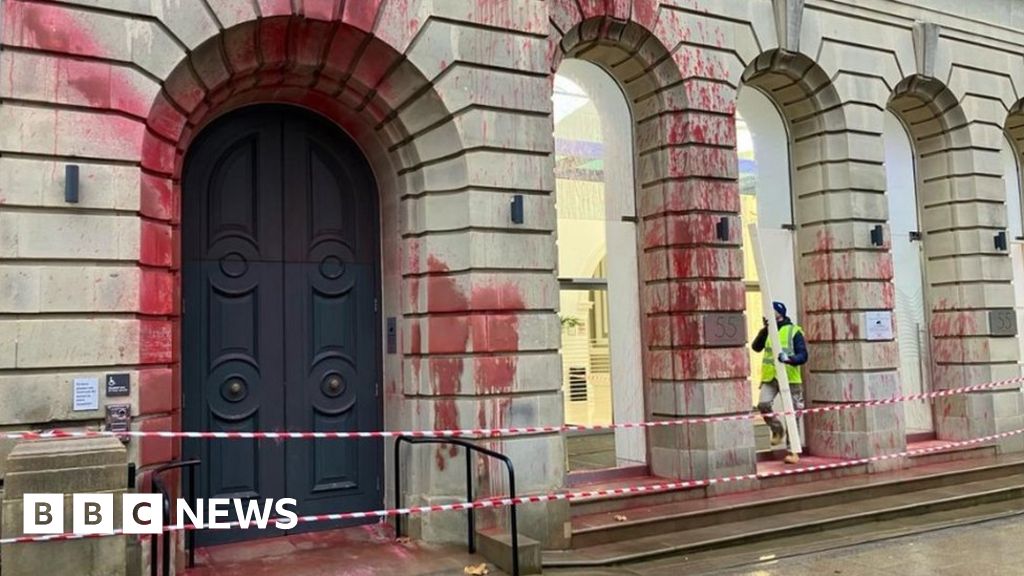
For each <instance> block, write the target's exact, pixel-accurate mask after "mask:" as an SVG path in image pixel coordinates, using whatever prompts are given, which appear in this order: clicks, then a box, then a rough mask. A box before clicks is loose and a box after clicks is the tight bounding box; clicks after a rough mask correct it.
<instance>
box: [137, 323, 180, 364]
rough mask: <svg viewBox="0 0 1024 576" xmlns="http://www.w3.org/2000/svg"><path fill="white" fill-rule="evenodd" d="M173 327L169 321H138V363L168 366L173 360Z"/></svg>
mask: <svg viewBox="0 0 1024 576" xmlns="http://www.w3.org/2000/svg"><path fill="white" fill-rule="evenodd" d="M173 342H174V325H173V323H172V322H171V321H169V320H140V321H139V363H140V364H169V363H171V362H173V361H174V359H175V352H177V348H176V347H174V346H173Z"/></svg>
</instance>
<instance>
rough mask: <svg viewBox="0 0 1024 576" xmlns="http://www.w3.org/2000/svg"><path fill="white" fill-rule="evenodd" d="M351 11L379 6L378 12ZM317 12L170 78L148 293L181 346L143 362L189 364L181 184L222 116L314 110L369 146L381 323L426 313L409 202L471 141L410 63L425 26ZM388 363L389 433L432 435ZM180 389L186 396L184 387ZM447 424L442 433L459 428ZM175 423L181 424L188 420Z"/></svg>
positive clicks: (450, 169) (155, 343)
mask: <svg viewBox="0 0 1024 576" xmlns="http://www.w3.org/2000/svg"><path fill="white" fill-rule="evenodd" d="M285 4H287V3H285ZM350 4H351V5H352V6H359V5H364V6H366V7H369V6H370V4H371V3H350ZM306 5H307V10H306V13H292V11H291V10H292V8H290V7H289V8H287V9H283V10H282V11H280V12H279V13H275V14H273V15H267V14H264V16H265V17H261V18H258V19H257V18H253V19H244V20H242V21H239V22H236V23H234V24H233V25H231V26H230V27H227V28H226V29H223V30H220V31H219V32H217V33H216V34H214V35H212V36H209V37H207V38H206V39H205V40H203V41H201V42H197V43H196V44H195V47H194V49H193V50H191V51H190V52H189V53H188V54H187V55H186V56H185V57H184V58H182V59H181V61H179V62H178V63H177V64H176V65H175V66H174V67H173V68H172V69H170V72H169V73H168V74H167V76H166V78H162V79H161V84H160V88H159V91H158V92H157V94H156V96H155V97H154V99H153V100H152V103H151V105H150V106H149V108H148V114H147V115H146V116H145V131H144V133H143V135H142V141H141V166H142V177H141V191H140V193H141V209H140V213H141V215H142V217H143V223H142V243H143V249H142V257H141V261H142V264H143V265H145V266H146V268H145V272H144V273H143V275H142V285H141V286H140V293H141V294H142V298H143V299H148V300H149V301H151V302H156V303H157V304H153V305H151V306H150V312H155V313H159V314H161V315H163V318H164V319H165V320H166V322H162V323H161V324H160V325H159V327H160V328H164V327H165V326H167V325H170V329H169V332H170V334H173V335H174V336H173V343H172V340H171V338H170V337H167V338H166V339H165V336H168V334H167V333H168V330H167V329H165V328H164V329H162V330H159V331H157V330H153V331H151V333H150V334H149V335H148V336H147V335H146V334H143V336H142V338H141V340H142V341H141V342H140V348H142V352H141V353H142V354H143V357H144V358H146V357H147V354H148V355H149V357H154V358H156V357H159V358H169V359H170V360H169V361H170V362H171V363H172V365H177V362H178V352H177V348H176V347H177V346H178V342H180V330H179V326H180V312H181V311H180V307H179V303H180V299H179V295H180V293H181V291H180V280H181V278H180V268H179V262H178V254H179V246H180V239H179V232H178V231H179V224H180V205H181V202H180V194H181V188H180V178H181V175H182V168H183V160H184V157H185V153H186V151H187V149H188V146H189V143H190V142H191V141H192V140H193V138H194V137H195V136H196V135H197V134H198V133H199V132H200V131H201V130H202V129H203V128H204V127H205V126H206V125H207V124H209V123H210V122H212V121H214V120H215V119H217V118H218V117H220V116H221V115H223V114H226V113H228V112H230V111H232V110H235V109H238V108H241V107H245V106H248V105H251V104H260V103H280V104H291V105H295V106H300V107H303V108H306V109H309V110H311V111H313V112H315V113H317V114H319V115H320V116H322V117H324V118H326V119H328V120H330V121H332V122H333V123H335V124H337V125H338V126H339V127H340V128H342V129H343V130H344V131H345V132H347V133H348V134H349V135H350V136H351V137H352V138H353V140H355V141H356V143H357V144H358V145H359V146H360V147H361V148H362V150H363V153H364V155H365V156H366V158H367V160H368V161H369V163H370V166H371V168H372V170H373V172H374V173H375V176H376V181H377V186H378V194H379V195H380V198H379V204H378V205H379V211H380V212H379V216H380V219H381V223H380V233H381V242H380V244H381V257H382V262H381V274H382V276H383V278H382V280H383V282H382V285H383V294H382V302H381V306H382V308H381V310H382V316H384V317H387V316H394V317H399V318H403V317H405V316H409V315H415V314H421V313H423V312H424V310H421V309H419V308H417V307H416V304H415V302H417V301H418V298H419V291H420V283H419V282H418V276H416V274H419V273H421V272H423V273H425V272H426V267H427V263H426V260H427V258H426V257H423V258H422V270H421V269H420V262H421V258H420V254H419V252H420V250H421V246H420V242H419V238H418V237H416V234H415V232H416V226H417V223H416V222H415V221H414V217H413V216H411V214H412V213H413V212H414V210H409V209H407V204H408V203H409V202H414V201H415V200H410V199H415V198H419V197H421V196H423V195H424V194H426V192H427V190H428V189H429V188H431V187H433V188H438V185H437V184H436V182H431V179H432V176H431V175H432V174H433V173H436V172H437V171H438V166H439V165H442V166H443V168H444V170H445V174H446V175H454V176H453V177H459V176H462V177H465V175H466V173H467V168H466V163H465V159H464V157H463V156H462V155H461V154H460V152H461V151H462V137H461V134H460V133H459V131H458V130H457V129H456V128H455V127H454V126H453V125H452V123H451V122H447V120H450V119H451V118H452V116H453V114H452V112H451V110H450V109H449V107H448V105H447V104H446V103H445V102H444V101H442V98H441V96H439V95H438V93H437V92H436V91H435V90H434V85H433V84H432V82H431V80H430V79H428V78H427V77H426V76H425V74H424V73H423V71H422V70H421V69H420V67H419V66H418V65H417V64H416V63H414V62H413V61H412V59H411V58H410V57H409V56H407V55H406V54H404V53H403V51H404V50H406V49H407V48H408V47H409V46H410V45H411V41H412V38H413V37H414V36H415V34H414V32H417V31H418V30H420V28H419V27H416V26H408V25H406V24H405V23H403V24H402V26H397V25H396V24H394V23H393V22H392V23H391V24H388V26H383V25H381V24H379V23H378V25H377V26H376V27H375V24H374V23H375V22H378V20H381V19H385V18H387V15H386V14H385V13H386V12H387V11H388V8H387V7H384V8H380V10H381V12H382V14H380V15H377V14H376V10H377V8H376V6H378V4H377V3H374V4H373V5H374V6H375V8H373V9H372V10H368V11H369V12H370V13H369V14H352V13H350V12H349V11H346V12H345V13H344V14H339V13H335V12H332V11H330V10H329V11H328V12H329V13H324V14H310V13H309V10H308V8H309V7H310V5H311V3H308V2H307V3H306ZM388 6H391V5H390V4H389V5H388ZM402 17H403V18H404V17H405V15H402ZM398 28H400V29H401V30H402V31H403V34H405V33H406V32H408V37H404V36H403V37H402V38H385V37H383V36H381V35H380V34H378V33H377V32H376V30H381V31H382V32H387V33H388V34H394V33H395V30H396V29H398ZM427 134H429V136H430V137H429V138H428V139H429V140H430V143H431V144H430V145H429V146H428V147H427V148H426V150H424V148H423V146H422V144H421V141H417V138H418V137H420V136H423V135H427ZM424 250H425V249H424ZM410 300H411V301H413V304H411V305H410V304H409V303H408V302H409V301H410ZM399 341H400V342H401V339H399ZM399 352H402V351H401V350H399ZM383 363H384V378H390V379H391V380H390V381H391V382H392V384H391V386H390V387H389V388H390V394H391V395H390V396H389V394H388V392H386V391H382V392H381V397H382V401H383V402H384V426H385V428H395V427H399V426H401V425H403V424H404V426H405V427H411V428H418V427H428V426H431V424H423V423H417V422H406V421H402V420H401V419H402V418H403V415H404V414H405V413H406V412H408V410H407V409H406V408H404V407H403V406H401V405H400V404H402V402H393V401H392V399H393V398H399V396H400V395H401V394H402V393H403V388H404V380H405V377H404V376H405V373H404V370H405V368H406V362H405V361H404V354H402V353H400V354H396V355H393V356H387V357H385V358H384V361H383ZM174 374H175V375H174V377H173V378H174V379H177V378H180V376H179V375H178V374H179V371H178V370H175V371H174ZM381 385H382V386H383V384H381ZM173 389H174V390H180V382H175V383H174V385H173ZM147 394H150V392H149V391H147V390H142V391H141V392H140V402H142V403H146V402H149V401H150V400H149V399H147V397H146V395H147ZM154 394H155V393H154ZM165 395H169V396H171V398H170V400H169V402H170V409H171V411H172V412H177V411H178V410H180V408H181V406H180V402H181V398H180V394H179V393H174V394H168V393H167V392H166V391H160V396H161V399H163V397H164V396H165ZM403 410H404V411H405V412H403ZM444 424H445V423H438V424H437V425H438V426H441V427H455V426H454V425H449V426H444ZM174 425H175V426H180V419H175V420H174ZM150 440H151V439H146V441H147V442H148V441H150ZM154 442H159V443H161V444H164V445H165V446H166V448H165V450H162V451H161V453H166V454H174V453H177V451H178V450H179V447H178V443H177V442H174V443H172V442H170V441H164V440H160V439H155V440H154ZM424 458H426V456H424ZM429 482H430V481H429V480H422V482H421V485H414V486H413V489H421V490H424V491H429V490H431V488H430V487H429V486H428V485H429Z"/></svg>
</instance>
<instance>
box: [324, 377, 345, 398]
mask: <svg viewBox="0 0 1024 576" xmlns="http://www.w3.org/2000/svg"><path fill="white" fill-rule="evenodd" d="M321 388H322V390H323V392H324V394H326V395H327V396H330V397H331V398H335V397H337V396H340V395H341V393H342V391H344V389H345V381H344V380H342V379H341V376H338V375H337V374H331V375H330V376H328V377H327V379H326V380H324V382H323V385H322V386H321Z"/></svg>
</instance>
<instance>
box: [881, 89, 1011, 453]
mask: <svg viewBox="0 0 1024 576" xmlns="http://www.w3.org/2000/svg"><path fill="white" fill-rule="evenodd" d="M962 102H963V101H962V100H961V99H960V98H958V97H957V96H956V95H955V94H954V93H953V92H952V90H951V89H950V88H949V87H948V86H947V85H946V84H945V83H944V82H942V81H941V80H938V79H935V78H931V77H926V76H921V75H915V76H910V77H907V78H905V79H903V80H902V81H901V82H900V83H899V84H897V85H896V87H895V88H894V90H893V94H892V97H891V98H890V100H889V104H888V106H889V109H890V110H891V111H892V112H893V114H895V115H896V116H897V117H898V118H899V119H900V121H901V122H902V123H903V125H904V126H905V128H906V129H907V132H908V133H909V135H910V139H911V142H912V145H913V148H914V151H913V152H914V157H915V164H916V172H917V194H918V196H917V203H918V210H919V213H920V218H921V228H922V230H921V233H922V238H923V240H924V248H925V278H926V288H925V290H926V299H925V300H926V303H927V305H926V313H927V314H928V316H929V319H928V326H929V332H930V334H929V340H930V344H931V350H932V361H931V363H930V367H931V369H932V371H933V373H932V375H931V376H932V377H931V386H932V387H933V388H935V389H945V388H955V387H959V386H964V385H967V384H973V383H978V382H987V381H993V380H999V379H1001V378H1005V377H1009V376H1016V375H1018V374H1019V371H1018V369H1017V367H1016V359H1017V356H1018V353H1019V350H1018V347H1017V345H1016V342H1015V341H1014V340H1013V338H1000V337H993V336H998V335H996V334H992V332H991V331H990V330H991V328H990V325H989V318H988V315H987V310H988V309H992V308H999V307H1003V306H1012V302H1013V296H1012V286H1011V281H1012V271H1011V267H1010V259H1009V258H1007V257H1006V256H1007V254H1006V252H1005V251H1002V250H1000V249H998V248H996V246H995V242H994V241H993V238H994V237H995V236H996V235H998V234H999V233H1000V232H1003V231H1004V230H1005V227H1006V210H1005V204H1004V201H1005V189H1004V186H1003V183H1002V182H1001V180H1000V179H999V178H998V177H999V176H1000V175H1001V172H1002V167H1001V166H1000V165H999V163H998V162H999V156H998V141H997V140H993V139H992V138H993V137H999V136H1001V134H1000V132H1001V130H1000V131H996V130H993V129H992V128H993V127H992V126H991V124H990V123H988V122H984V121H983V120H972V119H970V118H969V117H968V115H967V113H966V111H965V110H964V108H963V103H962ZM1011 118H1012V114H1011ZM1013 125H1014V124H1013V121H1012V120H1011V119H1008V120H1007V124H1006V126H1005V129H1006V130H1007V131H1008V133H1010V134H1011V141H1013V135H1012V134H1013V133H1012V130H1013V128H1012V126H1013ZM1001 128H1002V127H1001ZM995 401H996V399H995V394H990V393H981V394H978V395H975V397H973V398H972V397H969V396H958V397H950V398H939V399H936V401H935V403H934V409H933V413H934V416H935V430H936V434H937V435H938V436H939V437H940V438H962V437H973V436H978V435H981V434H982V433H983V430H990V429H991V428H988V426H991V424H992V420H993V418H994V416H993V411H992V410H991V404H992V402H995ZM996 419H997V420H998V418H996ZM978 426H981V427H983V428H976V427H978ZM999 427H1000V425H999V424H996V428H997V429H998V428H999Z"/></svg>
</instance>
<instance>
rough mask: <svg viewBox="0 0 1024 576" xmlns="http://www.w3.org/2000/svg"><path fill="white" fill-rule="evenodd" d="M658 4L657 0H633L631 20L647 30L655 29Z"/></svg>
mask: <svg viewBox="0 0 1024 576" xmlns="http://www.w3.org/2000/svg"><path fill="white" fill-rule="evenodd" d="M659 4H661V2H660V1H659V0H633V14H632V16H633V21H634V22H636V23H637V24H639V25H641V26H643V27H644V28H646V29H647V30H655V29H656V28H657V22H658V8H659Z"/></svg>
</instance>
